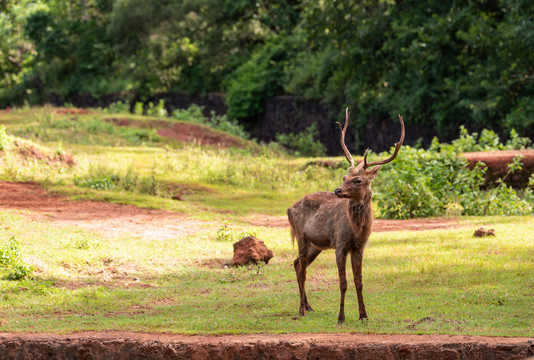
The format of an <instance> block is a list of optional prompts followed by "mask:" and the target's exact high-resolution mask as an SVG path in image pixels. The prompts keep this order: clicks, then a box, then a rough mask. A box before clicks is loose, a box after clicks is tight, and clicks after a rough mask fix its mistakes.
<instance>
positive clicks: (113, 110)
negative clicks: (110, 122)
mask: <svg viewBox="0 0 534 360" xmlns="http://www.w3.org/2000/svg"><path fill="white" fill-rule="evenodd" d="M104 111H105V112H107V113H110V114H123V113H129V112H130V105H129V104H128V103H126V102H123V101H117V102H114V103H112V104H109V106H108V107H107V108H105V109H104Z"/></svg>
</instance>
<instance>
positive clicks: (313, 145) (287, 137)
mask: <svg viewBox="0 0 534 360" xmlns="http://www.w3.org/2000/svg"><path fill="white" fill-rule="evenodd" d="M318 135H319V131H318V130H317V127H316V126H315V124H312V125H310V126H308V127H307V128H306V130H304V131H303V132H301V133H299V134H276V141H278V142H279V143H280V144H282V145H284V146H286V147H288V148H290V149H292V150H294V151H295V152H296V154H299V155H300V154H301V155H305V156H324V155H325V153H326V147H325V146H324V145H323V144H322V143H321V142H320V141H319V140H315V138H316V137H317V136H318Z"/></svg>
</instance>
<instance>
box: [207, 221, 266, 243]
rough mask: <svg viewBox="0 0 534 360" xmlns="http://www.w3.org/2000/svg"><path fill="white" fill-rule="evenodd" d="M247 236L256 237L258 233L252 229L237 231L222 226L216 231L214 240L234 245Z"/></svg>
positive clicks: (226, 225)
mask: <svg viewBox="0 0 534 360" xmlns="http://www.w3.org/2000/svg"><path fill="white" fill-rule="evenodd" d="M247 236H258V231H257V230H254V229H247V230H242V231H238V230H235V229H233V228H231V227H230V226H228V224H224V225H223V226H221V227H220V228H219V230H217V234H216V236H215V240H217V241H223V242H229V243H235V242H237V241H239V240H241V239H242V238H244V237H247Z"/></svg>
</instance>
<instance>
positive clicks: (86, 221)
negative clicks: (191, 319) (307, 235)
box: [0, 182, 461, 240]
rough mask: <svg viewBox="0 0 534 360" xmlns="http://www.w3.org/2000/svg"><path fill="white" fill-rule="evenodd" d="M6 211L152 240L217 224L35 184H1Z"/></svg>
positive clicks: (415, 222)
mask: <svg viewBox="0 0 534 360" xmlns="http://www.w3.org/2000/svg"><path fill="white" fill-rule="evenodd" d="M0 209H17V210H22V211H23V214H24V216H26V217H27V218H29V219H31V220H40V221H46V222H50V223H53V224H54V225H57V226H77V227H80V228H83V229H88V230H93V231H98V232H101V233H103V234H107V236H123V235H131V236H134V237H139V238H142V239H146V240H158V239H168V238H173V237H181V236H187V235H194V234H196V233H199V232H205V231H206V229H208V228H213V227H215V226H216V224H214V223H212V222H208V221H200V220H194V219H190V218H188V217H187V216H184V215H181V214H177V213H174V212H170V211H165V210H150V209H143V208H139V207H136V206H129V205H119V204H112V203H107V202H98V201H67V200H65V199H64V198H62V197H59V196H55V195H51V194H49V193H48V192H47V191H46V190H43V189H42V188H40V187H39V186H38V185H36V184H32V183H12V182H0ZM245 221H247V222H249V223H250V224H251V225H255V226H267V227H287V228H288V229H289V222H288V220H287V217H286V216H270V215H263V214H254V215H251V216H249V217H247V218H246V219H245ZM459 226H461V225H460V224H459V223H458V221H457V220H456V219H441V218H439V219H412V220H384V219H376V220H375V222H374V224H373V231H375V232H383V231H397V230H407V231H417V230H430V229H447V228H455V227H459Z"/></svg>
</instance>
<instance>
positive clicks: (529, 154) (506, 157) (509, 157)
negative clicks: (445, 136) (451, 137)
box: [462, 149, 534, 188]
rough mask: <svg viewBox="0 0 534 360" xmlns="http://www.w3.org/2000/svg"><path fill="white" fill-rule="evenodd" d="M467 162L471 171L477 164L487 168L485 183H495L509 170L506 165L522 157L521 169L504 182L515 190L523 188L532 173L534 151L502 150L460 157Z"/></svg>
mask: <svg viewBox="0 0 534 360" xmlns="http://www.w3.org/2000/svg"><path fill="white" fill-rule="evenodd" d="M462 156H463V157H465V158H466V159H467V161H469V167H470V168H471V169H472V168H474V167H475V165H476V164H477V163H478V162H483V163H484V164H486V166H487V171H486V176H485V177H486V182H495V181H496V180H497V179H502V178H503V177H504V176H505V175H506V173H507V172H508V170H509V167H508V164H511V163H513V159H514V157H516V156H522V159H521V162H522V163H523V169H521V170H518V171H515V172H513V173H511V174H510V175H509V176H508V177H507V178H506V179H505V182H506V183H507V184H508V185H511V186H513V187H515V188H525V187H526V186H527V184H528V179H529V178H530V175H531V174H532V173H534V149H525V150H503V151H479V152H470V153H464V154H463V155H462Z"/></svg>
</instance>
